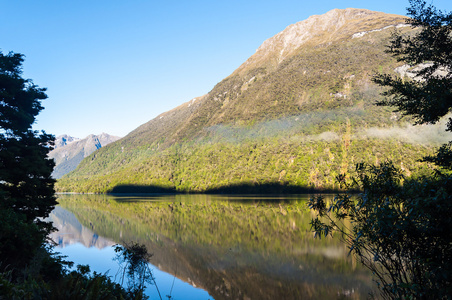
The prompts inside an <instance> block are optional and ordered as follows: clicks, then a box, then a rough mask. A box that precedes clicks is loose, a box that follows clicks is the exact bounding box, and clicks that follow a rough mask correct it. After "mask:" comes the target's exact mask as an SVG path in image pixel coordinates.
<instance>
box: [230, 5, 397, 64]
mask: <svg viewBox="0 0 452 300" xmlns="http://www.w3.org/2000/svg"><path fill="white" fill-rule="evenodd" d="M405 19H406V17H403V16H399V15H393V14H386V13H382V12H376V11H371V10H367V9H356V8H347V9H333V10H330V11H329V12H327V13H325V14H323V15H313V16H310V17H309V18H308V19H306V20H304V21H300V22H298V23H295V24H292V25H289V26H288V27H287V28H286V29H284V30H283V31H281V32H280V33H278V34H277V35H275V36H273V37H271V38H269V39H267V40H266V41H264V42H263V43H262V45H261V46H260V47H259V48H258V49H257V50H256V53H255V54H254V55H253V56H251V57H250V58H249V59H248V60H247V61H246V62H245V63H244V64H243V65H242V66H241V67H240V68H239V69H238V71H240V70H241V69H249V68H253V67H256V66H259V65H260V66H261V65H262V64H268V63H269V62H270V63H271V64H273V65H278V64H279V63H281V62H282V61H283V60H284V59H285V58H287V57H288V56H290V55H291V54H292V53H293V52H294V51H295V50H297V49H298V48H299V47H300V46H302V45H307V44H309V45H312V46H317V45H321V44H329V43H331V42H333V41H337V40H340V39H343V38H353V35H354V34H356V33H361V34H362V33H363V32H367V31H372V30H379V29H383V28H384V29H387V28H390V27H394V26H397V25H400V24H405ZM266 61H267V63H265V62H266Z"/></svg>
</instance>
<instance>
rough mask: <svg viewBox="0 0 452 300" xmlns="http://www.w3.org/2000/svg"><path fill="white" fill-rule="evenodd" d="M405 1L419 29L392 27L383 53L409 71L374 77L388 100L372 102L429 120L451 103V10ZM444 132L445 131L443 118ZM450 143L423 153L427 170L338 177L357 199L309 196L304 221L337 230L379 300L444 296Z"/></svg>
mask: <svg viewBox="0 0 452 300" xmlns="http://www.w3.org/2000/svg"><path fill="white" fill-rule="evenodd" d="M410 4H411V7H410V8H409V9H408V13H409V15H411V16H412V17H413V19H411V20H409V21H408V23H409V24H411V25H412V26H414V27H418V28H419V29H420V30H419V31H417V32H416V34H414V35H402V34H401V33H400V32H396V33H395V34H394V36H393V39H392V40H391V43H390V47H389V49H388V52H389V53H391V54H393V55H394V56H396V57H397V58H398V59H399V60H400V61H404V62H407V63H409V64H411V65H415V67H416V68H414V69H413V73H414V75H415V76H413V78H406V77H405V78H394V77H393V76H391V75H377V76H376V77H375V81H376V82H377V83H379V84H381V85H383V86H387V87H389V89H388V90H387V92H386V93H385V95H386V96H388V97H389V98H387V99H385V100H384V101H381V102H379V104H380V105H389V106H395V107H396V108H397V110H398V111H401V112H402V113H403V114H405V115H408V116H414V120H415V122H417V123H419V124H425V123H436V122H438V121H439V119H440V118H441V117H443V116H445V115H446V114H448V113H449V112H450V111H451V108H452V103H451V101H450V99H451V95H452V85H451V80H452V64H451V57H452V56H451V54H452V50H451V49H452V48H451V47H450V46H451V45H452V35H451V33H452V22H451V21H452V13H448V14H446V13H444V12H441V11H438V10H437V9H436V8H435V7H433V6H432V5H429V6H427V4H426V2H425V1H422V0H411V1H410ZM420 64H422V65H420ZM447 130H449V131H451V130H452V122H451V119H449V123H448V124H447ZM451 145H452V144H451V143H449V144H445V145H443V146H442V147H441V148H439V150H438V151H437V153H436V154H434V155H430V156H428V157H427V158H425V159H424V161H426V162H433V163H435V164H436V166H437V169H436V170H435V173H434V174H429V175H428V176H422V177H419V178H407V177H405V176H404V175H403V174H402V172H401V170H400V169H399V168H397V167H394V165H393V164H392V162H385V163H381V164H379V165H377V166H371V165H369V164H365V163H361V164H358V165H357V168H356V176H354V177H353V178H352V181H351V182H347V180H346V178H345V175H343V176H339V180H340V182H341V183H342V184H344V185H346V187H347V188H348V189H350V188H353V189H356V188H358V189H360V190H362V191H363V192H362V193H361V194H360V195H359V196H358V197H356V198H352V197H351V196H350V195H347V194H341V195H338V196H336V197H335V199H334V201H332V202H329V203H328V201H325V199H324V198H323V197H321V196H320V197H315V198H313V199H311V201H310V207H311V208H312V209H314V210H315V211H317V213H318V216H317V218H315V219H314V220H313V221H312V226H313V228H314V230H315V231H316V233H317V234H319V235H320V236H322V235H324V236H327V235H329V234H330V233H332V232H340V233H342V234H343V237H344V241H345V243H346V244H347V245H348V246H349V248H350V251H351V252H353V253H355V254H356V255H357V256H358V257H359V258H360V260H361V262H362V263H363V264H364V265H365V266H366V267H368V268H369V269H370V270H371V271H372V272H373V274H374V275H375V277H376V280H377V283H378V284H379V288H380V292H381V296H382V297H383V298H385V299H451V295H452V280H451V277H452V231H451V230H450V228H451V226H452V221H451V218H450V215H451V214H452V184H451V183H452V177H451V170H452V159H451V158H452V155H451V153H452V151H451ZM343 222H347V224H344V223H343ZM350 224H351V226H350Z"/></svg>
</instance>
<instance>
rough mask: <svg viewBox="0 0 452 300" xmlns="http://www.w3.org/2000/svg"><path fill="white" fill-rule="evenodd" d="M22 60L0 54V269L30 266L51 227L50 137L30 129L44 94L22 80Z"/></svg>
mask: <svg viewBox="0 0 452 300" xmlns="http://www.w3.org/2000/svg"><path fill="white" fill-rule="evenodd" d="M22 62H23V56H22V55H21V54H14V53H10V54H8V55H3V54H2V53H0V126H1V130H0V197H1V198H0V214H1V215H2V217H3V218H2V220H6V221H7V223H5V225H4V226H3V227H2V231H1V233H0V239H1V240H2V242H1V243H0V253H1V256H0V262H1V269H0V270H4V269H5V268H6V269H8V268H9V269H12V270H15V268H18V269H21V268H23V267H24V266H25V265H27V264H29V263H30V262H31V259H32V258H33V257H34V256H35V255H36V254H37V251H38V250H39V249H41V248H42V247H43V243H44V242H45V239H46V235H47V234H48V233H49V232H50V231H51V229H52V225H51V224H50V223H47V222H45V221H43V219H44V218H46V217H47V216H48V214H49V213H50V211H51V210H52V209H53V207H54V205H55V204H56V200H55V197H54V190H53V185H54V180H53V179H52V178H51V177H50V174H51V172H52V169H53V165H54V164H53V161H51V160H49V159H48V158H47V154H48V152H49V150H50V146H51V144H52V142H53V136H52V135H48V134H45V133H44V132H42V133H38V132H36V131H33V130H31V126H32V124H33V123H34V121H35V117H36V116H37V114H38V113H39V112H40V111H41V110H42V109H43V107H42V106H41V101H42V100H43V99H45V98H47V96H46V94H45V93H44V91H45V89H42V88H38V87H37V86H35V85H34V84H33V83H32V82H31V81H30V80H25V79H23V78H22V77H21V73H22V70H21V64H22ZM14 274H15V275H17V274H16V272H15V273H14Z"/></svg>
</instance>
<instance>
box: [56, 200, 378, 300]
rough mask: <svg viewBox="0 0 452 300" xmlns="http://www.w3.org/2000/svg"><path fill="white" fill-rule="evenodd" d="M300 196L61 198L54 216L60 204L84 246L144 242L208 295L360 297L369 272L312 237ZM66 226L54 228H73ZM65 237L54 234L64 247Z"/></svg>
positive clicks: (170, 269) (330, 242) (334, 245)
mask: <svg viewBox="0 0 452 300" xmlns="http://www.w3.org/2000/svg"><path fill="white" fill-rule="evenodd" d="M305 200H306V198H305V197H304V196H292V197H285V196H284V197H262V196H253V197H249V196H247V197H242V196H234V197H225V196H208V195H172V196H164V197H160V196H158V197H137V196H125V197H113V196H106V195H61V196H60V197H59V202H60V208H58V209H59V210H57V211H56V213H55V216H60V217H59V218H60V219H63V217H61V215H63V214H64V211H63V210H62V208H64V209H66V210H68V211H70V212H72V213H73V214H74V215H75V217H76V218H77V219H78V221H80V223H81V224H83V226H82V227H83V228H85V229H83V228H82V229H81V230H79V232H80V233H79V234H78V235H77V234H73V235H72V236H73V237H74V238H76V239H78V241H80V242H81V243H84V245H86V246H87V247H91V246H94V247H97V246H96V245H98V246H99V247H101V246H100V245H110V244H111V243H113V242H121V241H124V242H130V241H134V242H138V243H142V244H145V245H146V246H147V248H148V250H149V251H150V252H151V253H153V254H154V256H153V258H152V261H151V262H152V263H153V264H154V265H156V266H157V267H158V268H159V269H161V270H163V271H165V272H167V273H169V274H173V275H174V274H175V275H176V276H177V277H178V278H179V279H181V280H182V281H184V282H188V283H190V284H191V285H192V286H195V287H201V288H202V289H204V290H206V291H207V292H208V293H209V294H210V295H212V297H213V298H214V299H340V298H344V297H346V298H348V299H365V298H367V294H368V291H369V290H370V287H371V282H372V281H371V277H370V275H369V273H368V272H367V271H366V270H364V269H362V268H361V267H360V266H359V265H356V263H355V262H354V260H353V259H352V257H350V256H349V255H348V251H347V249H346V248H345V247H344V245H343V244H342V243H341V242H340V241H339V240H338V239H322V240H314V239H313V235H312V233H311V231H310V225H309V221H310V220H311V217H312V216H311V212H310V211H308V210H307V209H306V203H305ZM72 224H75V223H73V222H71V221H69V220H66V221H65V226H66V227H64V226H63V227H62V228H68V227H69V226H72V227H71V228H77V227H76V225H72ZM83 230H85V231H83ZM70 236H71V235H69V234H67V233H66V234H60V235H59V237H58V239H59V240H61V241H62V242H63V244H64V243H66V244H70V243H71V242H70V240H71V238H69V237H70ZM109 243H110V244H109ZM156 278H157V281H158V279H159V278H158V276H156ZM189 293H190V292H189V291H187V294H185V295H184V296H182V297H180V298H177V297H174V298H175V299H187V298H188V297H187V296H188V295H190V294H189ZM208 296H209V295H207V294H206V297H208ZM212 297H210V298H212ZM193 299H196V298H193ZM202 299H207V298H202Z"/></svg>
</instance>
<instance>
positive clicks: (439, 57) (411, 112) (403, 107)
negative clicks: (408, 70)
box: [374, 0, 452, 170]
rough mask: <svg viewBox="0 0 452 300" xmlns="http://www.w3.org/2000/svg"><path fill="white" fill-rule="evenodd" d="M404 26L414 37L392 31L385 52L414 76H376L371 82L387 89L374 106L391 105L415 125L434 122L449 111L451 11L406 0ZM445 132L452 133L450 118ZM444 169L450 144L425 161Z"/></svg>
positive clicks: (451, 162)
mask: <svg viewBox="0 0 452 300" xmlns="http://www.w3.org/2000/svg"><path fill="white" fill-rule="evenodd" d="M410 4H411V6H410V7H409V8H408V15H410V16H411V17H412V18H411V19H408V21H407V22H408V24H410V25H411V26H413V27H414V28H418V31H417V32H416V33H415V34H414V35H405V36H404V35H401V34H400V33H399V32H397V31H396V32H394V35H393V38H392V40H391V43H390V45H389V48H388V50H387V52H388V53H390V54H392V55H394V56H395V57H396V58H397V60H398V61H403V62H405V63H407V64H408V65H409V66H411V67H412V73H414V75H415V76H414V77H413V78H412V79H410V78H400V77H395V76H393V75H388V74H379V75H376V76H375V77H374V81H375V82H376V83H378V84H380V85H382V86H386V87H388V88H389V89H388V90H387V91H386V92H385V93H384V95H385V96H387V97H386V98H385V100H383V101H381V102H379V103H377V104H378V105H385V106H393V107H396V109H397V111H400V112H401V113H402V114H403V115H405V116H412V117H413V118H414V121H415V124H428V123H436V122H438V121H439V120H440V118H441V117H444V116H445V115H447V114H448V113H449V112H450V111H451V108H452V12H451V13H444V12H442V11H439V10H437V9H436V8H435V7H433V6H432V5H429V6H427V5H426V2H425V1H423V0H410ZM446 130H448V131H452V118H449V122H448V123H447V128H446ZM426 160H427V161H432V162H434V163H436V164H437V165H438V166H441V167H443V168H445V169H449V170H451V169H452V144H451V143H449V144H446V145H443V146H442V147H441V148H440V149H438V152H437V154H436V156H431V157H428V158H426Z"/></svg>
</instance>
